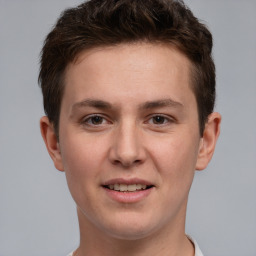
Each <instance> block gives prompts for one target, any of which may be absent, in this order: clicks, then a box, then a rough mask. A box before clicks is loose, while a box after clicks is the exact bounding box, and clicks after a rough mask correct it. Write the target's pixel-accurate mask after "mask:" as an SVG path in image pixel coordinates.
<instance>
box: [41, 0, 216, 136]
mask: <svg viewBox="0 0 256 256" xmlns="http://www.w3.org/2000/svg"><path fill="white" fill-rule="evenodd" d="M136 42H148V43H151V44H167V45H170V46H172V47H174V48H176V49H177V50H179V51H180V52H181V53H183V54H184V55H185V56H186V57H187V58H188V59H189V60H190V61H191V64H192V65H191V70H190V80H191V81H190V82H191V88H192V90H193V92H194V94H195V97H196V101H197V108H198V116H199V118H198V121H199V131H200V134H201V135H203V131H204V127H205V123H206V121H207V118H208V115H209V114H210V113H211V112H212V111H213V108H214V102H215V66H214V63H213V60H212V56H211V51H212V36H211V33H210V32H209V31H208V29H207V28H206V26H205V25H203V24H202V23H200V22H199V21H198V19H197V18H196V17H194V15H193V14H192V12H191V11H190V10H189V9H188V8H187V7H186V6H185V5H184V3H183V2H182V1H173V0H169V1H166V0H157V1H153V0H149V1H137V0H121V1H115V0H109V1H101V0H92V1H89V2H85V3H84V4H81V5H80V6H78V7H77V8H73V9H68V10H66V11H64V12H63V13H62V15H61V17H60V18H59V19H58V21H57V24H56V25H55V26H54V28H53V29H52V31H51V32H50V33H49V34H48V36H47V38H46V40H45V43H44V47H43V49H42V53H41V69H40V74H39V83H40V85H41V88H42V92H43V98H44V109H45V112H46V114H47V116H48V118H49V120H50V122H52V124H53V126H54V129H55V132H56V135H57V136H58V132H59V116H60V108H61V103H62V97H63V93H64V90H65V72H66V68H67V66H68V64H69V63H72V62H75V60H76V58H77V57H78V56H79V54H80V53H81V52H83V51H85V50H90V49H93V48H97V47H104V46H115V45H119V44H124V43H125V44H127V43H131V44H132V43H136Z"/></svg>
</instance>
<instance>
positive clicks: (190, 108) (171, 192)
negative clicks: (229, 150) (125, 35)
mask: <svg viewBox="0 0 256 256" xmlns="http://www.w3.org/2000/svg"><path fill="white" fill-rule="evenodd" d="M190 69H191V63H190V61H189V60H188V59H187V58H186V57H185V56H184V55H183V54H181V53H180V52H178V51H177V50H175V49H173V48H170V46H164V45H152V44H146V43H143V44H142V43H141V44H128V45H119V46H115V47H105V48H101V49H99V48H97V49H94V50H90V51H87V52H84V53H82V54H81V55H80V56H79V57H78V59H77V61H76V62H75V63H72V64H70V65H69V66H68V68H67V70H66V78H65V91H64V96H63V100H62V105H61V112H60V124H59V127H60V130H59V144H58V148H59V151H60V159H59V162H58V163H57V164H56V166H57V168H58V169H59V170H65V173H66V177H67V182H68V186H69V189H70V191H71V194H72V196H73V198H74V200H75V202H76V204H77V206H78V211H79V212H80V214H79V221H80V222H84V223H87V224H88V225H90V226H92V227H94V228H95V230H98V231H100V232H101V233H103V234H107V235H109V236H113V237H118V238H125V239H134V238H141V237H145V236H148V235H150V234H154V232H159V231H161V230H164V229H165V228H167V227H168V228H169V227H171V226H174V225H177V223H179V221H180V222H182V221H181V220H183V219H184V216H185V210H186V203H187V196H188V192H189V189H190V186H191V183H192V180H193V176H194V170H195V168H197V164H198V155H199V151H200V145H201V144H202V143H201V142H202V141H201V140H202V139H201V138H200V135H199V126H198V113H197V104H196V99H195V95H194V93H193V92H192V90H191V85H190Z"/></svg>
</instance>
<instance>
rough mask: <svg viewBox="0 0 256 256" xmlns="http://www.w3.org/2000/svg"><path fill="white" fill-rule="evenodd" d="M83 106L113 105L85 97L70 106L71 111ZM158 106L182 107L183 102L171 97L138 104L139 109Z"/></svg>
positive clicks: (100, 107)
mask: <svg viewBox="0 0 256 256" xmlns="http://www.w3.org/2000/svg"><path fill="white" fill-rule="evenodd" d="M84 107H94V108H98V109H107V110H109V109H112V108H113V106H112V104H110V103H109V102H107V101H103V100H97V99H85V100H83V101H80V102H77V103H75V104H74V105H73V106H72V112H74V111H75V110H76V109H78V108H84ZM160 107H175V108H176V107H178V108H180V107H183V104H182V103H180V102H178V101H175V100H172V99H161V100H155V101H147V102H145V103H143V104H141V105H140V106H139V108H140V109H142V110H143V109H153V108H160Z"/></svg>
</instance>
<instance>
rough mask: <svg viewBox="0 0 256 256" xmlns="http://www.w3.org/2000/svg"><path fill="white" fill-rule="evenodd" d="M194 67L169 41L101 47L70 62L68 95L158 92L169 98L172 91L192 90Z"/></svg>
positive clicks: (75, 97) (146, 94)
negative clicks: (191, 74) (166, 42)
mask: <svg viewBox="0 0 256 256" xmlns="http://www.w3.org/2000/svg"><path fill="white" fill-rule="evenodd" d="M190 70H191V63H190V61H189V60H188V58H187V57H186V56H185V55H184V54H182V53H181V52H180V51H178V50H177V49H176V48H174V47H171V46H169V45H165V44H150V43H134V44H121V45H117V46H108V47H98V48H94V49H90V50H86V51H84V52H82V53H80V54H79V55H78V57H77V58H76V61H75V62H73V63H70V64H69V65H68V67H67V69H66V73H65V90H64V96H65V95H68V96H69V99H71V98H73V100H74V101H79V100H82V99H83V98H84V97H98V96H100V97H103V98H107V97H109V100H110V101H111V100H113V99H117V98H118V97H119V98H120V97H129V96H131V97H134V96H135V95H134V94H136V95H137V96H138V95H140V96H141V97H142V98H145V100H149V101H151V100H154V99H151V98H152V97H154V96H157V94H158V95H159V97H160V96H161V98H166V96H165V94H166V93H167V92H169V91H170V93H171V92H172V94H176V97H179V96H180V97H181V96H182V94H184V93H185V94H186V93H191V86H190V80H191V79H190V77H191V76H190V73H191V72H190ZM85 94H86V95H85ZM111 96H113V97H111ZM164 96H165V97H164ZM176 100H180V99H178V98H176Z"/></svg>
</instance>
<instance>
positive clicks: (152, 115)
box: [146, 114, 176, 126]
mask: <svg viewBox="0 0 256 256" xmlns="http://www.w3.org/2000/svg"><path fill="white" fill-rule="evenodd" d="M157 116H160V117H163V118H165V119H166V120H167V122H166V123H163V124H153V125H156V126H164V125H168V124H170V123H174V122H175V121H176V119H175V118H174V117H172V116H169V115H166V114H151V115H149V116H148V118H147V121H146V122H147V123H148V122H149V120H151V119H152V118H154V117H157Z"/></svg>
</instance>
